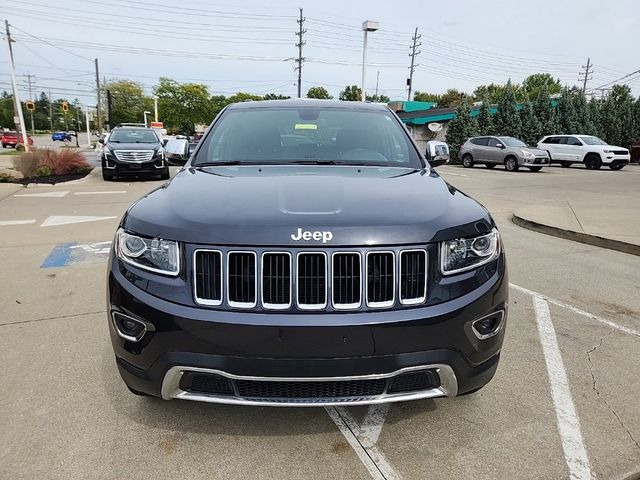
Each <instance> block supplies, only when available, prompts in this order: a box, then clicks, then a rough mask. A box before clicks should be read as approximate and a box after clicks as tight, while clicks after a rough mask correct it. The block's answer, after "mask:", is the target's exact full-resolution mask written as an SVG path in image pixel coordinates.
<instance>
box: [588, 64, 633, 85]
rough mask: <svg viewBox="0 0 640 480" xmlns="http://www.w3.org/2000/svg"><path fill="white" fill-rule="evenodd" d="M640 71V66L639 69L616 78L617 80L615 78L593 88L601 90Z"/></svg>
mask: <svg viewBox="0 0 640 480" xmlns="http://www.w3.org/2000/svg"><path fill="white" fill-rule="evenodd" d="M638 73H640V68H639V69H638V70H635V71H633V72H631V73H627V74H626V75H623V76H622V77H620V78H616V79H615V80H613V81H611V82H608V83H605V84H603V85H600V86H599V87H596V88H593V89H592V90H601V89H602V88H603V87H608V86H609V85H613V84H614V83H618V82H619V81H621V80H624V79H626V78H629V77H631V76H633V75H636V74H638Z"/></svg>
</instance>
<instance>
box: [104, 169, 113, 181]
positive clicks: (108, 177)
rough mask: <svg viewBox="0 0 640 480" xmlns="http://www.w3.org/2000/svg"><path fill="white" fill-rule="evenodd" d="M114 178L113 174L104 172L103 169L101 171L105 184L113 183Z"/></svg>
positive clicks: (107, 171)
mask: <svg viewBox="0 0 640 480" xmlns="http://www.w3.org/2000/svg"><path fill="white" fill-rule="evenodd" d="M114 177H115V174H114V173H113V172H110V171H109V170H105V169H104V168H103V169H102V179H103V180H104V181H105V182H111V181H113V179H114Z"/></svg>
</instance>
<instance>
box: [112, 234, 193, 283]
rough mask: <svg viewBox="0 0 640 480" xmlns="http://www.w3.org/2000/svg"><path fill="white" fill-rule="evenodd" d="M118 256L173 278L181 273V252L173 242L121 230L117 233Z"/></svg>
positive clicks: (176, 243)
mask: <svg viewBox="0 0 640 480" xmlns="http://www.w3.org/2000/svg"><path fill="white" fill-rule="evenodd" d="M116 255H117V256H118V258H119V259H121V260H123V261H125V262H127V263H130V264H131V265H135V266H136V267H139V268H143V269H145V270H149V271H151V272H155V273H162V274H164V275H172V276H176V275H178V273H179V272H180V250H179V248H178V242H174V241H172V240H162V239H160V238H146V237H141V236H139V235H134V234H132V233H129V232H126V231H124V230H123V229H122V228H121V229H119V230H118V232H117V233H116Z"/></svg>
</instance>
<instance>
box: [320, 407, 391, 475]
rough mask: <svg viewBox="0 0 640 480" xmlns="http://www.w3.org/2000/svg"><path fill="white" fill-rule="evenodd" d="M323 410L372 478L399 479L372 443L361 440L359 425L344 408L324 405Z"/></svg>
mask: <svg viewBox="0 0 640 480" xmlns="http://www.w3.org/2000/svg"><path fill="white" fill-rule="evenodd" d="M325 410H326V411H327V413H328V414H329V416H330V417H331V420H333V423H335V424H336V426H337V427H338V429H339V430H340V432H341V433H342V435H343V436H344V438H345V439H346V440H347V442H349V445H351V448H353V450H354V451H355V452H356V454H357V455H358V457H359V458H360V461H361V462H362V463H363V464H364V466H365V467H366V468H367V470H368V471H369V473H370V474H371V477H372V478H374V479H375V480H399V479H400V478H401V477H400V475H399V474H398V473H397V472H396V471H395V470H394V469H393V468H392V467H391V465H389V463H388V462H387V460H386V458H384V455H382V453H380V451H379V450H378V449H377V448H376V447H375V446H374V445H365V443H368V442H367V441H365V442H363V441H362V436H361V434H360V432H361V430H362V429H361V427H360V426H359V425H358V423H357V422H356V421H355V419H354V418H353V417H352V416H351V414H349V412H347V411H346V409H344V408H343V407H326V408H325ZM379 433H380V432H379V431H378V434H379ZM376 440H377V437H376Z"/></svg>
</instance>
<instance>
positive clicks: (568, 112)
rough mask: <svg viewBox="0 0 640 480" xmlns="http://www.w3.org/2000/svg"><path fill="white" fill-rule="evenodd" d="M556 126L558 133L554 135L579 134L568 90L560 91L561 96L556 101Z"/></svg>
mask: <svg viewBox="0 0 640 480" xmlns="http://www.w3.org/2000/svg"><path fill="white" fill-rule="evenodd" d="M556 112H557V114H558V126H559V129H560V130H559V131H558V132H556V133H564V134H569V133H579V132H578V131H579V125H578V118H577V116H576V111H575V109H574V108H573V98H572V95H571V93H569V89H568V88H566V87H565V88H563V89H562V94H561V95H560V98H559V99H558V107H557V111H556Z"/></svg>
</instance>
